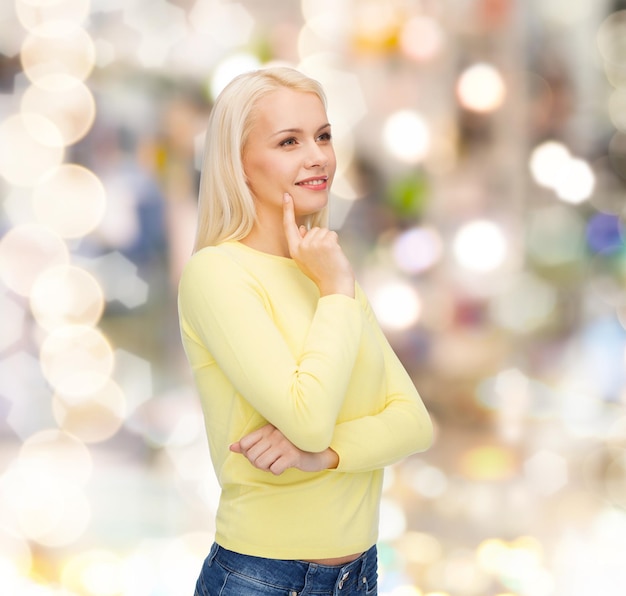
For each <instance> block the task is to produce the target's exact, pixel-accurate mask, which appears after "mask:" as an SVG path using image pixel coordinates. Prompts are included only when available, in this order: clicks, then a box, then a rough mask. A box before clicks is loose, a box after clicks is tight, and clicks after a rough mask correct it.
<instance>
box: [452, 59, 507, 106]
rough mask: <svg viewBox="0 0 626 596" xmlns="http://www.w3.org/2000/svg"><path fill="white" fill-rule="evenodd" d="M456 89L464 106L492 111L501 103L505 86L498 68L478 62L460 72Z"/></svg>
mask: <svg viewBox="0 0 626 596" xmlns="http://www.w3.org/2000/svg"><path fill="white" fill-rule="evenodd" d="M456 91H457V95H458V98H459V101H460V103H461V105H462V106H463V107H464V108H467V109H468V110H472V111H474V112H492V111H494V110H496V109H498V108H499V107H500V106H501V105H502V103H503V101H504V97H505V94H506V87H505V85H504V81H503V80H502V76H501V75H500V73H499V72H498V70H496V69H495V68H494V67H493V66H491V65H490V64H485V63H478V64H474V65H473V66H470V67H469V68H467V69H466V70H465V71H463V73H461V76H460V77H459V80H458V83H457V88H456Z"/></svg>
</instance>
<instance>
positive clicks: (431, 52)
mask: <svg viewBox="0 0 626 596" xmlns="http://www.w3.org/2000/svg"><path fill="white" fill-rule="evenodd" d="M444 41H445V35H444V32H443V30H442V28H441V27H440V26H439V23H437V21H435V20H434V19H433V18H431V17H425V16H417V17H413V18H411V19H409V20H408V21H407V22H406V23H405V25H404V27H403V28H402V32H401V34H400V47H401V48H402V51H403V52H404V54H405V55H406V56H408V57H409V58H411V59H412V60H415V61H417V62H425V61H427V60H432V59H433V58H434V57H435V56H436V55H437V54H438V53H439V52H440V51H441V48H442V47H443V44H444Z"/></svg>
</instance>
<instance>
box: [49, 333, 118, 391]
mask: <svg viewBox="0 0 626 596" xmlns="http://www.w3.org/2000/svg"><path fill="white" fill-rule="evenodd" d="M40 362H41V368H42V371H43V374H44V376H45V377H46V379H47V380H48V382H49V383H50V384H51V385H52V387H54V388H55V390H56V391H57V392H59V393H62V394H65V395H70V396H73V395H84V394H86V393H91V392H93V391H97V390H98V389H100V388H101V387H103V386H104V385H105V383H106V381H107V379H108V378H109V376H110V374H111V372H112V370H113V350H112V348H111V346H110V344H109V342H108V341H107V340H106V339H105V338H104V336H103V335H102V333H101V332H100V331H98V330H96V329H93V328H92V327H87V326H85V325H68V326H66V327H61V328H58V329H55V330H54V331H52V332H51V333H50V335H48V337H46V338H45V339H44V341H43V343H42V345H41V351H40Z"/></svg>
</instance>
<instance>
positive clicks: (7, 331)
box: [0, 277, 26, 351]
mask: <svg viewBox="0 0 626 596" xmlns="http://www.w3.org/2000/svg"><path fill="white" fill-rule="evenodd" d="M0 279H1V277H0ZM0 313H2V333H0V351H3V350H6V349H7V348H9V347H10V346H12V345H13V344H15V343H17V342H18V341H19V340H20V339H21V338H22V337H24V336H25V325H24V323H25V321H26V309H25V308H24V306H23V305H21V304H18V303H17V302H15V301H14V300H12V299H11V297H10V295H9V294H8V293H5V292H4V291H1V292H0Z"/></svg>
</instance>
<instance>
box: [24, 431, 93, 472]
mask: <svg viewBox="0 0 626 596" xmlns="http://www.w3.org/2000/svg"><path fill="white" fill-rule="evenodd" d="M18 461H19V464H20V466H22V468H23V469H27V470H29V471H32V472H33V473H35V472H37V470H40V471H41V470H49V471H50V473H54V475H55V476H56V477H57V478H58V480H59V481H60V482H63V483H75V484H79V485H84V484H86V483H87V481H88V480H89V477H90V476H91V472H92V468H93V464H92V459H91V454H90V453H89V450H88V449H87V447H85V445H83V443H82V442H81V441H79V440H78V439H77V438H76V437H74V436H72V435H70V434H68V433H66V432H63V431H60V430H58V429H49V430H42V431H39V432H37V433H35V434H34V435H31V436H30V437H29V438H28V439H26V441H24V443H23V445H22V447H21V449H20V454H19V456H18Z"/></svg>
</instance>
